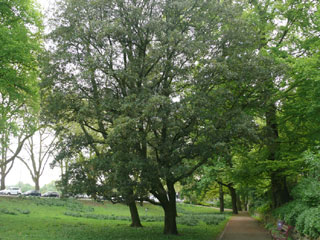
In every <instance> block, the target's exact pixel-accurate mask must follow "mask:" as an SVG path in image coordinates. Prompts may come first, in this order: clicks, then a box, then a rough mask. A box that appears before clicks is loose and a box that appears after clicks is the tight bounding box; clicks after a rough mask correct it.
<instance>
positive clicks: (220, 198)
mask: <svg viewBox="0 0 320 240" xmlns="http://www.w3.org/2000/svg"><path fill="white" fill-rule="evenodd" d="M219 202H220V212H221V213H223V212H224V193H223V187H222V184H220V183H219Z"/></svg>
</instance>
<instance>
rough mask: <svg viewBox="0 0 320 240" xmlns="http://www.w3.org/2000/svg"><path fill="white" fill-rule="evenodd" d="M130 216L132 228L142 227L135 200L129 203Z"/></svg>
mask: <svg viewBox="0 0 320 240" xmlns="http://www.w3.org/2000/svg"><path fill="white" fill-rule="evenodd" d="M128 206H129V209H130V214H131V225H130V226H131V227H142V225H141V222H140V217H139V213H138V209H137V206H136V203H135V201H134V200H132V201H130V202H129V203H128Z"/></svg>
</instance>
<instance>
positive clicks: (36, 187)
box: [33, 178, 40, 191]
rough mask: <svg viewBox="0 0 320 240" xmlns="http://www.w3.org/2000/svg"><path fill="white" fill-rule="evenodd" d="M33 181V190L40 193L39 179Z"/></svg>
mask: <svg viewBox="0 0 320 240" xmlns="http://www.w3.org/2000/svg"><path fill="white" fill-rule="evenodd" d="M33 181H34V185H35V187H34V189H35V190H36V191H40V183H39V178H34V180H33Z"/></svg>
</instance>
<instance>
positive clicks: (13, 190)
mask: <svg viewBox="0 0 320 240" xmlns="http://www.w3.org/2000/svg"><path fill="white" fill-rule="evenodd" d="M7 194H8V195H20V194H21V189H20V188H18V187H9V189H8V193H7Z"/></svg>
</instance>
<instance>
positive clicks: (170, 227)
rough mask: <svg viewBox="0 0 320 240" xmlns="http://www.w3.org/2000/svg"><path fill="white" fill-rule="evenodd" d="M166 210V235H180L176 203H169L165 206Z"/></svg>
mask: <svg viewBox="0 0 320 240" xmlns="http://www.w3.org/2000/svg"><path fill="white" fill-rule="evenodd" d="M163 209H164V231H163V233H164V234H172V235H177V234H178V228H177V222H176V215H177V212H176V207H175V203H172V202H171V201H169V202H168V204H166V205H165V206H163Z"/></svg>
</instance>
